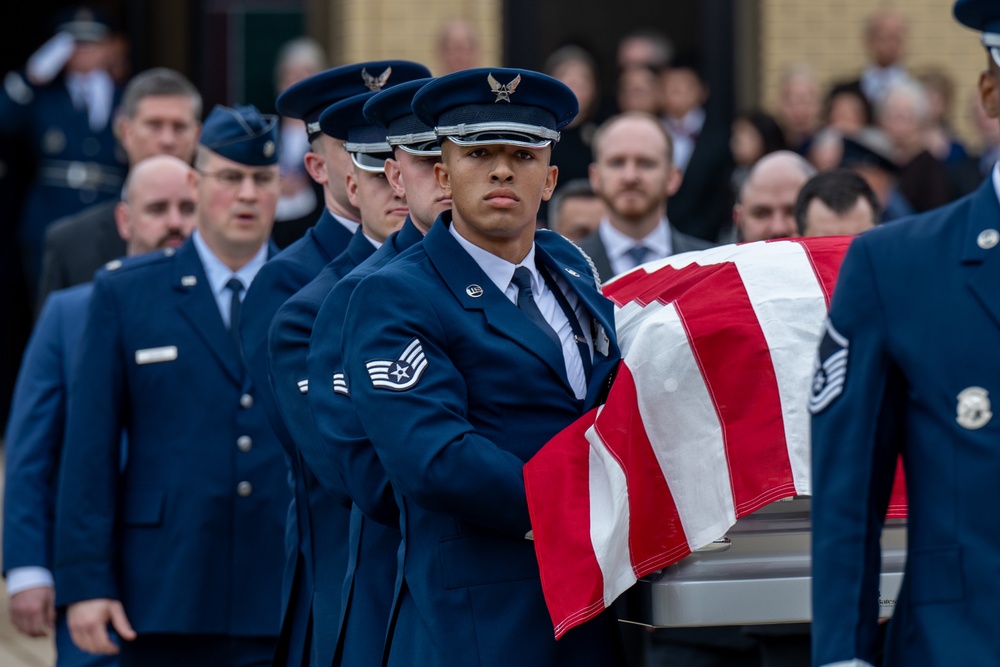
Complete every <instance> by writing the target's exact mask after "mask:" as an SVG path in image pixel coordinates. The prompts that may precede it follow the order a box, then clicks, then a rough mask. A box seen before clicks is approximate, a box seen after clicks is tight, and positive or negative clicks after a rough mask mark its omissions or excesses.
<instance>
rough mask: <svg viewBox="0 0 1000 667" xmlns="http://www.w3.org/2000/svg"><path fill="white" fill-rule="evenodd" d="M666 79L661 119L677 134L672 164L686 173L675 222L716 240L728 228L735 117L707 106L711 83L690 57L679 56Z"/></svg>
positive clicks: (673, 206)
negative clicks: (732, 138)
mask: <svg viewBox="0 0 1000 667" xmlns="http://www.w3.org/2000/svg"><path fill="white" fill-rule="evenodd" d="M662 79H663V113H664V119H663V122H664V125H665V126H666V128H667V131H668V132H669V134H670V137H671V138H672V139H673V145H674V164H676V165H677V167H678V168H679V169H680V171H681V173H682V174H683V177H684V178H683V180H682V181H681V183H680V187H678V188H677V191H676V192H675V193H674V194H673V197H672V200H673V202H672V203H671V218H672V220H673V225H674V226H675V227H676V228H677V229H679V230H680V231H682V232H684V233H685V234H690V235H692V236H696V237H698V238H700V239H703V240H706V241H710V242H713V243H714V242H717V241H719V240H720V239H721V238H722V237H723V236H724V235H725V234H726V232H727V231H728V229H729V210H728V208H729V204H730V203H731V201H732V198H731V197H730V193H729V176H730V173H731V172H732V170H733V166H734V165H733V156H732V152H731V151H730V149H729V137H730V133H731V123H730V122H729V120H727V119H724V118H720V117H718V116H717V115H714V114H710V113H709V112H708V110H707V107H706V101H707V100H708V89H707V87H706V85H705V82H704V81H703V80H702V77H701V72H700V71H699V69H698V66H697V65H696V64H695V63H694V62H692V61H691V60H690V59H685V58H678V60H677V61H676V62H675V63H674V64H673V65H671V66H670V67H668V68H667V69H666V71H665V72H664V73H663V76H662Z"/></svg>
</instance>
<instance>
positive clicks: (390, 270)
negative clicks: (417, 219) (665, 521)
mask: <svg viewBox="0 0 1000 667" xmlns="http://www.w3.org/2000/svg"><path fill="white" fill-rule="evenodd" d="M413 110H414V112H415V113H416V115H417V117H418V118H419V119H420V120H421V121H422V122H424V123H425V124H426V125H428V126H432V127H434V128H435V131H436V132H437V134H438V137H439V138H440V140H441V151H442V162H441V164H439V165H437V166H436V167H435V169H436V174H437V179H438V183H439V184H440V185H441V187H442V189H443V190H444V192H445V194H449V195H451V198H452V206H453V212H454V213H453V215H452V213H451V212H445V213H442V214H441V216H440V217H439V218H438V220H437V221H436V222H435V223H434V225H433V226H432V227H431V229H430V231H429V232H428V233H427V236H426V237H424V240H423V242H422V243H421V244H419V245H418V246H414V247H412V248H411V249H410V250H408V251H406V252H404V253H403V254H401V255H400V256H399V257H397V258H396V259H395V260H394V261H392V262H390V263H388V264H387V265H386V266H384V267H383V268H381V269H380V270H379V271H376V272H375V273H373V274H371V275H369V276H368V277H366V278H364V279H363V280H362V281H361V282H360V283H359V284H358V286H357V288H356V289H355V290H354V293H353V295H352V296H351V301H350V304H349V306H348V310H347V315H346V319H345V325H344V329H343V331H344V341H343V356H344V363H345V368H344V378H343V379H344V389H346V390H347V391H348V392H349V394H350V396H351V400H352V402H353V404H354V406H355V407H356V409H357V412H358V417H359V418H360V420H361V424H362V426H363V427H364V431H365V433H366V434H367V436H368V437H369V438H370V439H371V442H372V444H373V445H374V447H375V450H376V452H377V454H378V457H379V459H380V460H381V462H382V464H383V465H384V466H385V470H386V472H387V474H388V477H389V480H390V481H391V483H392V488H393V492H394V494H395V498H396V502H397V504H398V506H399V507H400V527H401V532H402V534H403V540H404V543H403V548H402V551H401V555H400V564H401V567H402V570H401V572H400V574H399V576H398V577H397V585H396V592H395V599H394V604H393V612H392V616H391V618H392V619H393V620H392V624H391V626H390V630H389V633H388V637H389V640H388V648H387V655H386V657H385V663H386V664H388V665H389V666H390V667H394V666H395V665H413V664H420V665H440V664H456V665H458V664H461V665H468V664H478V665H481V666H483V667H493V666H501V665H503V666H507V665H512V664H520V665H525V666H533V665H589V664H592V665H618V664H621V660H622V659H621V648H620V644H619V638H618V631H617V628H616V627H615V626H616V624H615V621H614V619H613V618H612V617H611V616H610V614H607V613H605V614H601V615H600V616H599V617H597V618H595V619H594V620H593V621H591V622H589V623H586V624H584V625H583V626H581V627H579V628H575V629H574V630H571V631H570V632H569V633H567V634H566V635H565V636H563V637H562V639H560V640H559V642H556V641H555V640H554V637H553V631H552V624H551V621H550V619H549V615H548V612H547V611H546V608H545V603H544V600H543V598H542V590H541V584H540V580H539V573H538V562H537V560H536V558H535V554H534V549H533V547H532V543H531V541H530V537H531V532H530V530H531V524H530V519H529V515H528V508H527V501H526V496H525V490H524V481H523V478H522V473H521V468H522V466H523V465H524V463H525V462H526V461H527V460H528V459H529V458H530V457H531V456H532V455H534V453H535V452H536V451H538V449H539V448H540V447H541V446H542V445H543V444H544V443H545V442H546V441H547V440H548V439H549V438H550V437H551V436H553V435H554V434H555V433H556V432H558V431H559V430H561V429H562V428H564V427H566V426H568V425H569V424H570V423H571V422H572V421H573V420H575V419H577V418H578V417H579V416H580V415H581V414H582V413H583V411H584V410H586V409H588V408H589V407H592V406H593V405H596V403H597V401H598V400H599V398H600V395H601V394H602V392H603V389H604V387H605V386H606V384H607V382H608V379H609V376H610V374H611V373H612V372H613V370H614V368H615V367H616V366H617V363H618V361H619V358H620V354H619V351H618V347H617V342H616V338H615V334H614V321H613V319H614V318H613V308H612V305H611V303H610V302H609V301H608V300H606V299H605V298H604V297H603V296H602V295H601V293H600V290H599V288H598V283H597V278H596V276H595V275H594V272H593V271H592V269H591V267H590V264H589V262H588V261H587V259H586V257H585V256H584V255H583V254H582V253H581V252H580V250H579V248H577V247H576V246H574V245H573V244H572V243H570V242H569V241H567V240H566V239H564V238H562V237H561V236H559V235H557V234H555V233H553V232H549V231H547V230H540V231H538V232H537V236H536V231H535V218H536V215H537V212H538V206H539V203H540V201H541V199H543V198H548V197H550V196H551V194H552V191H553V189H554V188H555V185H556V178H557V169H555V168H554V167H552V166H550V164H549V157H550V153H551V143H552V142H553V141H556V140H558V137H559V130H560V129H561V128H563V127H565V126H566V125H567V124H568V123H569V122H570V121H571V120H572V119H573V117H574V116H575V115H576V112H577V103H576V99H575V97H574V96H573V93H572V92H571V91H570V90H569V88H567V87H566V86H564V85H563V84H561V83H559V82H558V81H556V80H555V79H552V78H550V77H548V76H545V75H542V74H538V73H535V72H530V71H527V70H517V69H504V68H496V69H473V70H467V71H464V72H457V73H455V74H451V75H447V76H444V77H441V78H439V79H435V80H434V81H433V82H431V83H429V84H427V85H426V86H424V87H423V88H422V89H421V90H420V91H419V92H418V93H417V94H416V96H415V97H414V99H413ZM515 301H517V303H518V305H515V303H514V302H515ZM315 335H320V332H318V331H317V332H316V334H315ZM314 337H315V336H314Z"/></svg>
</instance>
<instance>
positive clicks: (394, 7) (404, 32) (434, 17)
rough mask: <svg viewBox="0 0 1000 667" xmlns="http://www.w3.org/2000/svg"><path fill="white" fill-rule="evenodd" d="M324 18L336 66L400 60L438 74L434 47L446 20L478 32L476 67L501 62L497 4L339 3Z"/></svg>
mask: <svg viewBox="0 0 1000 667" xmlns="http://www.w3.org/2000/svg"><path fill="white" fill-rule="evenodd" d="M336 4H337V8H336V10H335V11H332V12H331V13H330V16H329V21H330V35H331V37H332V39H331V46H332V49H331V52H332V53H333V54H334V57H335V59H336V60H337V62H356V61H359V60H376V59H391V58H402V59H405V60H414V61H417V62H421V63H424V64H425V65H427V66H428V67H430V69H431V71H432V72H433V73H434V74H440V73H441V72H440V67H439V66H438V62H437V56H436V53H435V47H436V42H437V35H438V31H439V30H440V28H441V26H442V25H443V24H444V23H445V22H446V21H447V20H449V19H452V18H462V19H466V20H468V21H470V22H472V24H473V25H475V26H476V27H477V28H478V32H479V38H480V49H481V51H482V65H483V66H487V65H489V64H496V63H499V62H501V48H502V38H503V33H502V26H503V24H502V16H503V2H502V0H341V1H340V2H339V3H336Z"/></svg>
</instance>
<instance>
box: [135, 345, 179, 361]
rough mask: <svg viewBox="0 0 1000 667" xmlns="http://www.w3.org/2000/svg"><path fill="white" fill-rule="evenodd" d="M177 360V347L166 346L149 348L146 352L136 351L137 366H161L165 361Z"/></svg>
mask: <svg viewBox="0 0 1000 667" xmlns="http://www.w3.org/2000/svg"><path fill="white" fill-rule="evenodd" d="M176 360H177V346H176V345H164V346H163V347H148V348H146V349H144V350H136V351H135V363H136V365H137V366H145V365H146V364H161V363H163V362H164V361H176Z"/></svg>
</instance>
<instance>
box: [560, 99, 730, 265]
mask: <svg viewBox="0 0 1000 667" xmlns="http://www.w3.org/2000/svg"><path fill="white" fill-rule="evenodd" d="M680 180H681V175H680V171H679V170H678V169H677V167H676V166H675V165H674V163H673V143H672V141H671V139H670V135H669V134H667V133H666V132H664V130H663V127H662V126H661V125H660V123H659V122H658V121H657V120H656V119H655V118H654V117H652V116H649V115H647V114H644V113H640V112H627V113H624V114H621V115H619V116H615V117H614V118H611V119H610V120H608V121H607V122H606V123H605V124H604V125H602V126H601V127H600V128H599V129H598V131H597V133H596V134H595V135H594V162H593V163H592V164H591V165H590V183H591V185H592V186H593V188H594V192H596V193H597V194H598V195H599V196H600V197H601V199H602V200H604V204H605V206H606V208H607V210H608V217H607V218H605V219H604V220H601V224H600V226H599V227H598V228H597V233H595V234H592V235H590V236H589V237H587V238H585V239H583V240H582V241H580V247H581V248H583V249H584V251H585V252H586V253H587V254H588V255H590V257H591V259H593V260H594V266H595V267H597V273H598V274H599V275H600V276H601V277H602V278H612V277H614V276H616V275H618V274H620V273H624V272H625V271H628V270H629V269H632V268H635V267H636V266H639V265H640V264H643V263H644V262H651V261H653V260H656V259H663V258H664V257H669V256H670V255H673V254H676V253H680V252H688V251H689V250H702V249H704V248H708V247H710V246H711V244H710V243H708V242H706V241H702V240H701V239H698V238H695V237H693V236H688V235H687V234H683V233H681V232H679V231H678V230H677V229H676V228H675V227H674V226H673V225H672V224H671V222H670V220H669V218H668V216H667V201H668V199H669V198H670V197H671V196H672V195H673V194H674V193H675V192H676V191H677V187H678V185H679V184H680Z"/></svg>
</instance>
